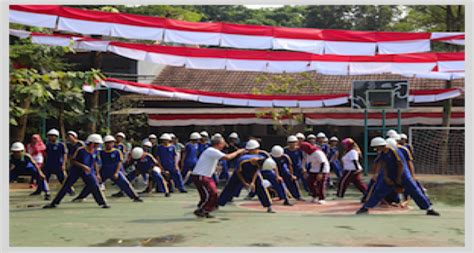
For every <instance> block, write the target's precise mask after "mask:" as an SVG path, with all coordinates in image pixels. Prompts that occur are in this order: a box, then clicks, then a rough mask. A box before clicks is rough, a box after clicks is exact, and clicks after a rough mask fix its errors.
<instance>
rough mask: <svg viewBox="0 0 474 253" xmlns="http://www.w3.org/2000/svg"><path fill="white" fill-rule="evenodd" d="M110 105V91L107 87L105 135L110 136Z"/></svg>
mask: <svg viewBox="0 0 474 253" xmlns="http://www.w3.org/2000/svg"><path fill="white" fill-rule="evenodd" d="M111 104H112V91H111V89H110V87H107V134H110V109H111V108H110V107H111Z"/></svg>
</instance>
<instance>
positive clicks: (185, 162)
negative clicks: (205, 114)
mask: <svg viewBox="0 0 474 253" xmlns="http://www.w3.org/2000/svg"><path fill="white" fill-rule="evenodd" d="M200 139H201V135H200V134H199V133H198V132H194V133H191V135H189V142H188V143H186V145H185V146H184V151H183V158H182V159H181V168H182V169H183V171H182V176H183V178H184V182H185V183H186V184H187V185H189V184H191V182H192V180H191V172H192V171H193V169H194V166H196V163H197V161H198V146H199V144H198V141H199V140H200Z"/></svg>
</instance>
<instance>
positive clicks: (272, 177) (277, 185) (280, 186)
mask: <svg viewBox="0 0 474 253" xmlns="http://www.w3.org/2000/svg"><path fill="white" fill-rule="evenodd" d="M261 173H262V176H263V179H266V180H268V181H269V182H270V183H271V184H272V186H271V187H272V188H273V189H274V190H275V191H276V192H277V194H278V197H279V198H280V199H285V200H286V199H288V197H287V196H286V193H285V188H284V187H285V186H284V183H281V182H278V179H277V177H276V174H275V172H273V171H271V170H262V172H261ZM255 194H256V193H255V191H253V192H250V193H249V196H250V197H254V196H255Z"/></svg>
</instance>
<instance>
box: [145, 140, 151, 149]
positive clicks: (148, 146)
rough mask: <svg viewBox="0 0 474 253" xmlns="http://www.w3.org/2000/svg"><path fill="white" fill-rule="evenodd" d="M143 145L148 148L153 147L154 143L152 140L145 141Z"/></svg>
mask: <svg viewBox="0 0 474 253" xmlns="http://www.w3.org/2000/svg"><path fill="white" fill-rule="evenodd" d="M143 146H144V147H147V148H151V147H153V144H152V143H151V141H144V142H143Z"/></svg>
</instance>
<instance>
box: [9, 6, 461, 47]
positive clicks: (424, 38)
mask: <svg viewBox="0 0 474 253" xmlns="http://www.w3.org/2000/svg"><path fill="white" fill-rule="evenodd" d="M9 15H10V22H12V23H18V24H24V25H31V26H39V27H48V28H57V29H58V30H61V31H67V32H74V33H80V34H93V35H105V36H114V37H121V38H127V39H145V40H156V41H165V42H172V43H181V44H191V45H207V46H221V47H231V48H245V49H285V50H292V51H302V52H309V53H313V54H336V55H363V56H372V55H376V54H400V53H419V52H429V51H430V50H431V47H430V42H431V41H442V42H447V43H453V44H458V45H461V44H464V33H429V32H373V31H350V30H321V29H312V28H286V27H273V26H257V25H245V24H231V23H213V22H187V21H179V20H173V19H168V18H162V17H153V16H141V15H133V14H126V13H110V12H102V11H94V10H83V9H77V8H69V7H65V6H59V5H11V6H10V13H9Z"/></svg>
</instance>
